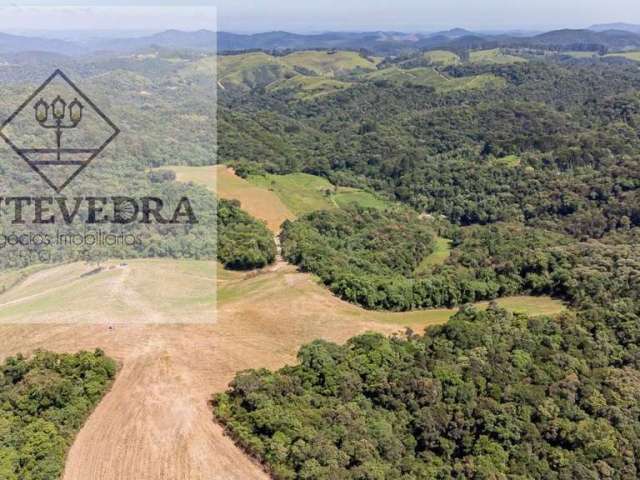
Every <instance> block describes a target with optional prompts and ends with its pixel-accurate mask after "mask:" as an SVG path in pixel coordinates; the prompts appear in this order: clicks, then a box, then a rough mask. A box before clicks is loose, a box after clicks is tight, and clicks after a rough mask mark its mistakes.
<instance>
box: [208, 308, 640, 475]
mask: <svg viewBox="0 0 640 480" xmlns="http://www.w3.org/2000/svg"><path fill="white" fill-rule="evenodd" d="M600 319H603V318H602V317H600ZM593 321H594V318H593V317H592V316H591V315H584V316H578V318H577V319H574V318H571V317H566V318H562V319H560V320H558V319H550V318H547V317H541V318H535V319H534V318H529V317H526V316H524V315H519V314H515V315H514V314H511V313H508V312H506V311H505V310H502V309H499V308H496V307H495V306H492V307H491V308H489V309H487V310H485V311H478V310H474V309H472V308H468V309H464V310H462V311H461V312H460V313H459V314H457V315H456V316H455V317H454V318H452V319H451V320H450V321H449V322H448V323H447V324H446V325H443V326H439V327H432V328H430V329H429V330H428V331H427V333H426V334H425V335H423V336H418V335H414V334H409V335H408V336H407V337H406V338H398V337H393V338H385V337H383V336H381V335H378V334H373V333H371V334H366V335H362V336H358V337H355V338H352V339H351V340H349V341H348V342H347V343H346V345H344V346H338V345H335V344H332V343H328V342H324V341H316V342H313V343H311V344H309V345H306V346H305V347H303V348H302V349H300V351H299V353H298V364H297V365H295V366H289V367H285V368H283V369H281V370H279V371H277V372H270V371H267V370H259V371H248V372H243V373H240V374H238V375H237V376H236V378H235V380H234V381H233V382H232V383H231V385H230V388H229V390H228V391H227V392H226V393H224V394H220V395H217V396H216V397H215V400H214V413H215V415H216V417H217V418H218V419H219V421H220V422H221V423H223V424H224V425H225V427H226V429H227V432H228V433H229V434H230V435H231V436H232V438H234V440H235V441H236V443H237V444H238V445H239V446H240V447H241V448H243V449H245V450H246V451H247V452H249V453H250V454H252V455H255V456H257V457H258V458H260V459H261V460H262V462H263V463H264V464H265V466H266V467H267V468H268V470H269V471H270V472H271V473H272V475H273V477H274V478H276V479H278V480H281V479H295V478H344V479H354V480H355V479H361V478H389V479H391V478H394V479H401V478H433V479H450V478H503V477H504V478H510V477H514V478H515V477H520V476H522V477H527V478H589V477H590V476H591V474H592V472H596V471H600V470H601V469H603V468H607V469H610V470H608V471H611V472H614V471H617V472H623V471H634V472H635V468H636V467H635V460H636V458H638V455H640V451H639V450H638V448H637V447H635V446H633V445H636V444H637V432H636V430H635V429H634V428H629V427H630V426H631V425H634V424H635V422H636V421H637V420H636V419H637V415H638V405H637V402H636V401H635V399H636V394H637V391H636V390H637V385H638V379H639V371H640V370H638V368H639V367H640V365H639V364H638V361H637V352H638V346H637V345H628V344H627V341H626V339H625V338H624V335H623V332H628V331H629V330H628V329H629V328H632V327H631V325H628V326H624V325H623V324H620V323H617V322H616V323H611V324H609V325H606V326H605V325H603V324H600V325H599V327H598V332H597V333H596V332H593V331H591V328H592V327H593ZM602 335H604V336H606V338H607V342H606V347H607V350H603V348H602V347H603V346H602V345H601V343H600V341H599V340H598V338H599V337H601V336H602ZM550 339H553V341H550ZM627 446H629V447H628V448H627ZM558 459H562V460H561V461H558ZM634 475H635V474H634Z"/></svg>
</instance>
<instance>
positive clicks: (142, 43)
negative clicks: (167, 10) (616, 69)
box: [0, 24, 640, 55]
mask: <svg viewBox="0 0 640 480" xmlns="http://www.w3.org/2000/svg"><path fill="white" fill-rule="evenodd" d="M503 46H514V47H518V46H531V47H553V48H558V49H566V50H570V49H578V50H594V51H596V50H601V49H611V50H628V49H637V48H640V26H638V25H631V24H607V25H594V26H592V27H590V28H589V29H582V30H569V29H564V30H554V31H551V32H547V33H542V34H533V35H532V34H522V33H517V32H514V33H502V34H488V33H482V32H472V31H469V30H465V29H462V28H455V29H452V30H447V31H442V32H436V33H430V34H419V33H406V32H358V33H349V32H329V33H322V34H297V33H289V32H281V31H276V32H266V33H258V34H253V35H243V34H237V33H229V32H219V33H215V32H212V31H208V30H200V31H196V32H183V31H178V30H168V31H165V32H161V33H157V34H155V35H149V36H144V37H135V38H121V39H105V38H102V39H89V40H84V41H65V40H51V39H46V38H38V37H24V36H17V35H9V34H4V33H0V54H11V53H19V52H46V53H56V54H63V55H83V54H93V53H96V52H115V53H118V52H136V51H144V50H148V49H152V48H164V49H195V50H200V51H208V52H213V51H216V49H217V51H219V52H232V51H239V50H287V49H291V50H296V49H298V50H299V49H312V48H322V49H331V48H335V49H351V50H354V49H356V50H357V49H364V50H367V51H370V52H373V53H377V54H400V53H403V52H409V51H415V50H419V49H425V50H426V49H435V48H448V49H469V48H495V47H503Z"/></svg>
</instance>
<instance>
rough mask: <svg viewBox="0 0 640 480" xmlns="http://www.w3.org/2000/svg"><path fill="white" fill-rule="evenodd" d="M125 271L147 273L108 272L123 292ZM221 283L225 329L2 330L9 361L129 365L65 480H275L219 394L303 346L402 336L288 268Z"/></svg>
mask: <svg viewBox="0 0 640 480" xmlns="http://www.w3.org/2000/svg"><path fill="white" fill-rule="evenodd" d="M58 268H61V269H64V268H69V267H58ZM74 268H80V267H77V266H74ZM83 268H87V269H90V268H91V267H90V266H86V267H83ZM129 268H133V269H135V268H136V265H135V264H134V265H131V266H130V267H129ZM116 274H121V275H126V277H123V278H124V279H125V280H126V278H129V277H130V276H131V275H135V274H136V272H135V270H134V271H133V273H132V274H129V273H126V274H125V272H124V271H123V272H115V273H114V272H107V273H104V274H100V275H105V283H104V285H105V286H112V285H113V284H114V278H113V276H114V275H116ZM41 275H42V274H41ZM45 275H46V274H45ZM212 280H213V279H212ZM92 281H95V282H98V283H99V282H100V277H99V276H98V277H97V278H95V279H93V280H92ZM123 281H124V280H123ZM218 282H219V284H218V287H219V290H220V291H222V292H223V293H224V292H230V294H227V296H228V298H225V299H224V300H223V301H221V302H220V304H219V312H218V320H217V322H216V323H214V324H208V325H205V324H202V325H136V324H135V321H136V319H135V318H127V321H128V322H130V323H129V324H128V325H117V326H116V327H115V329H114V330H109V328H108V326H107V325H106V324H108V323H110V322H113V320H114V319H113V317H112V316H110V315H109V316H108V317H107V318H104V319H100V318H99V317H100V315H105V316H107V315H108V313H107V312H104V313H102V312H101V311H100V310H98V311H96V312H93V313H92V317H91V318H92V321H93V322H97V323H102V325H22V326H20V325H13V326H12V325H0V339H1V340H0V357H2V358H4V357H6V356H7V355H12V354H15V353H17V352H24V353H28V352H31V351H33V350H34V349H38V348H43V349H48V350H54V351H62V352H75V351H78V350H81V349H94V348H97V347H100V348H102V349H104V350H105V351H106V352H107V354H108V355H110V356H112V357H114V358H116V359H117V360H118V361H119V362H120V363H121V365H122V367H121V371H120V372H119V374H118V377H117V379H116V382H115V384H114V385H113V388H112V390H111V392H110V393H108V394H107V396H106V397H105V399H104V400H103V401H102V402H101V403H100V405H99V406H98V408H97V409H96V411H95V412H94V413H93V414H92V415H91V417H90V418H89V419H88V421H87V423H86V424H85V426H84V428H83V429H82V430H81V432H80V433H79V435H78V437H77V438H76V441H75V442H74V444H73V446H72V448H71V450H70V453H69V456H68V461H67V465H66V471H65V475H64V480H223V479H224V480H236V479H237V480H252V479H266V478H268V477H267V475H266V474H265V473H264V472H263V471H262V470H261V468H260V467H259V466H258V465H256V464H255V463H254V462H253V461H252V460H251V459H250V458H248V457H247V456H245V455H244V454H243V453H242V452H241V451H240V450H238V449H237V448H236V447H235V446H234V444H233V443H232V442H231V441H230V440H229V439H228V438H227V437H225V436H224V435H223V432H222V429H221V428H220V427H219V426H218V425H217V424H216V423H215V422H214V421H213V418H212V414H211V409H210V407H209V405H208V402H209V400H210V398H211V394H212V393H214V392H218V391H223V390H224V389H225V388H226V386H227V384H228V382H229V381H230V380H231V379H232V378H233V375H234V373H235V372H237V371H239V370H243V369H247V368H252V367H269V368H275V367H280V366H282V365H284V364H285V363H288V362H289V363H290V362H293V361H295V352H296V350H297V348H298V347H299V346H300V345H301V344H302V343H305V342H308V341H310V340H312V339H315V338H326V339H330V340H334V341H338V342H343V341H345V340H346V339H347V338H348V337H350V336H353V335H354V334H357V333H360V332H363V331H365V330H371V329H377V330H381V331H383V332H385V333H388V332H391V331H396V330H398V329H399V328H398V327H397V326H389V325H384V324H380V323H368V322H365V321H363V320H362V311H360V310H359V309H357V308H356V307H353V306H351V305H347V304H345V303H343V302H341V301H339V300H337V299H335V298H334V297H332V296H330V295H328V294H327V292H326V291H325V290H324V289H323V288H321V287H320V286H318V285H316V284H315V283H314V281H313V279H312V278H311V277H310V276H308V275H303V274H299V273H296V272H295V271H294V269H293V267H290V266H287V265H282V264H279V265H277V266H276V267H275V268H272V269H271V270H269V271H266V272H262V273H260V274H257V275H256V274H249V275H244V274H225V275H224V276H223V278H222V279H219V280H218ZM211 283H213V281H212V282H211ZM234 292H250V294H248V295H244V294H238V295H236V294H235V293H234ZM14 295H17V294H16V293H14ZM30 301H33V299H30V298H27V299H25V302H27V303H28V302H30ZM12 305H13V307H12V308H13V309H14V310H11V311H10V312H9V313H8V314H7V315H8V317H7V316H6V315H5V316H2V314H3V308H2V307H0V318H2V321H4V322H10V321H12V317H15V318H13V319H14V320H15V321H22V320H23V319H21V318H19V317H20V315H22V313H20V312H21V310H19V309H17V306H21V303H20V300H19V299H18V302H17V306H16V303H15V302H14V303H13V304H12ZM134 306H135V305H134ZM67 307H68V308H69V311H68V315H69V318H79V317H81V316H82V315H83V314H86V313H87V312H86V311H73V310H74V309H85V308H86V307H85V306H84V304H82V303H80V304H79V305H78V306H77V307H76V306H75V305H74V304H73V303H69V304H68V305H67ZM26 311H28V312H29V313H28V315H29V320H30V321H38V320H41V321H42V322H50V321H51V320H52V319H51V317H50V315H51V314H50V312H51V309H49V310H47V312H49V313H45V312H44V311H43V313H42V314H41V318H39V317H38V314H34V313H33V312H32V311H30V310H28V309H27V310H26ZM34 315H35V316H34ZM101 320H102V322H101ZM177 320H180V319H177Z"/></svg>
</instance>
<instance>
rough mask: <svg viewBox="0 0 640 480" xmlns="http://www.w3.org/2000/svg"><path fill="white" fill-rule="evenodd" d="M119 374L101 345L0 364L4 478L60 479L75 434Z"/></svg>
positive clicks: (0, 447) (0, 446)
mask: <svg viewBox="0 0 640 480" xmlns="http://www.w3.org/2000/svg"><path fill="white" fill-rule="evenodd" d="M115 375H116V364H115V362H114V361H113V360H111V359H109V358H108V357H106V356H105V355H104V353H102V352H101V351H99V350H96V351H95V352H94V353H89V352H81V353H78V354H75V355H69V354H55V353H46V352H38V353H36V354H35V355H34V356H33V357H32V358H25V357H23V356H21V355H18V356H16V357H11V358H8V359H7V360H6V361H5V362H4V363H3V364H2V365H0V478H2V479H3V480H27V479H29V480H55V479H57V478H60V476H61V475H62V472H63V469H64V459H65V455H66V453H67V451H68V449H69V448H70V446H71V443H72V441H73V439H74V437H75V435H76V433H77V432H78V430H79V429H80V427H82V425H83V423H84V422H85V420H86V419H87V417H88V416H89V414H90V413H91V411H92V410H93V408H94V407H95V406H96V405H97V404H98V402H99V401H100V399H101V398H102V397H103V395H104V394H105V393H106V391H107V389H108V388H109V386H110V385H111V382H112V381H113V379H114V377H115Z"/></svg>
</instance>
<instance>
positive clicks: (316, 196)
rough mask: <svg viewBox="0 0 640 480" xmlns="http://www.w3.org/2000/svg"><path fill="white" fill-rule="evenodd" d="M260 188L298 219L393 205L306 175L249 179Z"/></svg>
mask: <svg viewBox="0 0 640 480" xmlns="http://www.w3.org/2000/svg"><path fill="white" fill-rule="evenodd" d="M248 180H249V182H250V183H251V184H253V185H255V186H257V187H261V188H264V189H268V190H270V191H272V192H273V193H275V194H276V196H278V198H280V200H281V201H282V203H284V204H285V205H286V206H287V208H288V209H289V210H291V211H292V212H293V213H294V214H295V215H296V216H300V215H304V214H305V213H310V212H314V211H317V210H332V209H334V208H345V207H347V206H350V205H359V206H362V207H371V208H386V207H389V206H391V203H390V202H388V201H386V200H384V199H382V198H380V197H378V196H376V195H374V194H372V193H369V192H365V191H363V190H359V189H356V188H347V187H338V188H337V189H336V188H335V187H334V186H333V185H332V184H331V183H330V182H329V181H328V180H327V179H325V178H322V177H318V176H316V175H309V174H307V173H290V174H288V175H272V174H267V175H256V176H251V177H249V178H248Z"/></svg>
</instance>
